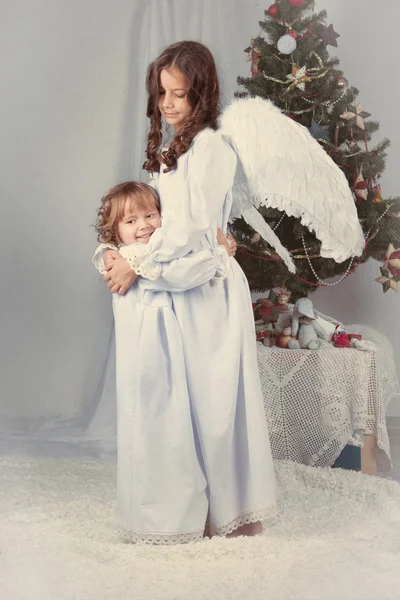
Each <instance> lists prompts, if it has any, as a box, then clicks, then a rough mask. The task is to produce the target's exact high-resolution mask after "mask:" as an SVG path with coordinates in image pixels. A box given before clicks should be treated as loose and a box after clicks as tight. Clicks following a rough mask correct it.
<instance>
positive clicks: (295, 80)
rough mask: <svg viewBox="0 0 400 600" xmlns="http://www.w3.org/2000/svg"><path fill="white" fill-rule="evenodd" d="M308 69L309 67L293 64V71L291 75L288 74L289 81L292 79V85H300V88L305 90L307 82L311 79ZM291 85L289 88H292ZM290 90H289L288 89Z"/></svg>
mask: <svg viewBox="0 0 400 600" xmlns="http://www.w3.org/2000/svg"><path fill="white" fill-rule="evenodd" d="M306 71H307V67H306V66H304V67H301V68H300V67H299V66H297V65H294V64H293V65H292V72H291V74H290V75H286V77H287V79H289V81H292V85H291V86H290V87H292V86H294V87H298V88H299V89H300V90H302V91H303V92H304V90H305V89H306V83H307V82H308V81H311V77H309V76H308V75H307V73H306ZM290 87H289V89H290ZM286 91H288V90H286Z"/></svg>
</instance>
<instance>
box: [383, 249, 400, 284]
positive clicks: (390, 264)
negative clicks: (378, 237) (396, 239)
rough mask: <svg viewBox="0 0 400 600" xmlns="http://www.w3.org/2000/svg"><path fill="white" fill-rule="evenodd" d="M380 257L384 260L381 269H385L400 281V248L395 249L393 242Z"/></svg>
mask: <svg viewBox="0 0 400 600" xmlns="http://www.w3.org/2000/svg"><path fill="white" fill-rule="evenodd" d="M382 258H383V260H384V263H383V269H385V270H386V269H387V270H388V271H389V272H390V274H391V276H392V277H394V278H395V279H398V280H399V281H400V250H395V248H394V246H393V244H389V246H388V249H387V250H386V254H382ZM382 274H383V273H382Z"/></svg>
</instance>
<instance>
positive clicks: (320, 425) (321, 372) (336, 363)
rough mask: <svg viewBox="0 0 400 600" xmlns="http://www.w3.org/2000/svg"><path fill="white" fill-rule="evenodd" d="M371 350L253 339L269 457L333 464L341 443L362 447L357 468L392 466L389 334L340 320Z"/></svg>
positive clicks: (394, 391) (393, 392) (393, 389)
mask: <svg viewBox="0 0 400 600" xmlns="http://www.w3.org/2000/svg"><path fill="white" fill-rule="evenodd" d="M346 331H347V332H349V333H361V335H362V338H363V340H368V341H372V342H374V344H375V349H374V350H373V351H361V350H356V349H350V348H335V347H333V346H332V345H331V344H330V343H328V342H322V344H321V347H320V349H319V350H289V349H282V348H278V347H276V346H273V347H272V348H267V347H265V346H263V345H262V344H261V343H257V354H258V363H259V369H260V376H261V385H262V389H263V396H264V406H265V414H266V417H267V422H268V427H269V434H270V441H271V449H272V454H273V457H274V458H275V459H286V460H292V461H295V462H301V463H303V464H307V465H313V466H332V465H333V463H334V462H335V460H336V459H337V458H338V456H339V454H340V453H341V451H342V450H343V448H344V447H345V446H346V445H347V444H354V445H357V446H361V447H362V450H361V469H362V471H363V472H365V473H369V474H375V473H376V470H377V468H378V469H379V470H380V471H383V472H384V471H388V470H390V468H391V458H390V445H389V438H388V433H387V429H386V419H385V413H386V408H387V405H388V404H389V401H390V400H392V399H394V398H396V397H399V396H400V389H399V384H398V380H397V376H396V369H395V364H394V359H393V352H392V348H391V344H390V342H389V341H388V340H387V338H386V337H385V336H383V335H381V334H379V333H377V332H376V331H374V330H373V329H370V328H368V327H365V326H362V325H353V326H348V327H346Z"/></svg>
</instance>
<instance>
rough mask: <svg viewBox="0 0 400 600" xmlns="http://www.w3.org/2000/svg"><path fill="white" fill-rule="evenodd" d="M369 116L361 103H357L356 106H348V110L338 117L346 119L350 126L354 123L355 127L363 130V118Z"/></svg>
mask: <svg viewBox="0 0 400 600" xmlns="http://www.w3.org/2000/svg"><path fill="white" fill-rule="evenodd" d="M370 116H371V114H370V113H368V112H365V111H363V109H362V105H361V104H357V105H356V106H349V110H348V111H346V112H345V113H343V114H342V115H340V118H341V119H345V120H346V121H348V122H349V126H350V127H352V126H353V125H355V126H356V127H359V128H360V129H362V130H365V123H364V119H366V118H367V117H370Z"/></svg>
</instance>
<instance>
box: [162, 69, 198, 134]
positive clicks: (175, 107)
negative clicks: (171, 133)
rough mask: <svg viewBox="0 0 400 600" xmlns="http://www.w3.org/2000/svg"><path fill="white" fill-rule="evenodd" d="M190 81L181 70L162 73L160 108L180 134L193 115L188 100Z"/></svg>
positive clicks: (169, 123)
mask: <svg viewBox="0 0 400 600" xmlns="http://www.w3.org/2000/svg"><path fill="white" fill-rule="evenodd" d="M187 92H188V80H187V79H186V77H185V76H184V75H183V73H182V72H181V71H179V69H177V68H176V67H170V68H169V69H163V70H162V71H161V73H160V87H159V100H158V108H159V109H160V112H161V114H162V116H163V117H164V120H165V122H166V123H168V125H172V126H173V127H174V128H175V133H179V131H180V130H181V129H182V127H183V125H184V124H185V123H186V121H187V120H188V118H189V117H190V116H191V114H192V113H193V108H192V107H191V105H190V104H189V102H188V99H187Z"/></svg>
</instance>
